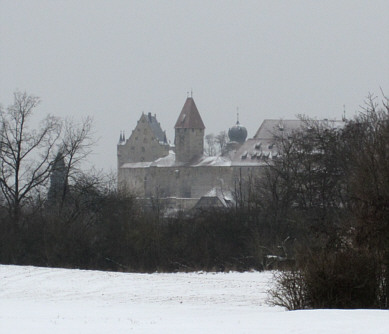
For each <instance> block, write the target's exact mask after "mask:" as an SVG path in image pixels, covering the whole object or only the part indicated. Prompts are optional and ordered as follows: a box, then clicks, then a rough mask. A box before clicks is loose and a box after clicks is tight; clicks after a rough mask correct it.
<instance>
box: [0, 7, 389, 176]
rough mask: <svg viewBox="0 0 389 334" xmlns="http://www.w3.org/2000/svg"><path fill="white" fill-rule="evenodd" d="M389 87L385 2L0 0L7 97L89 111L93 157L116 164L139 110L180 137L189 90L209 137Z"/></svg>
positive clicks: (50, 108) (334, 109)
mask: <svg viewBox="0 0 389 334" xmlns="http://www.w3.org/2000/svg"><path fill="white" fill-rule="evenodd" d="M380 87H381V88H382V89H383V90H384V92H386V94H389V1H388V0H382V1H379V0H370V1H360V0H347V1H346V0H344V1H341V0H337V1H330V0H326V1H312V0H307V1H292V0H284V1H275V0H269V1H260V0H257V1H249V0H240V1H227V0H224V1H212V0H206V1H199V0H197V1H185V0H179V1H172V0H171V1H157V0H155V1H145V0H143V1H130V0H128V1H118V0H117V1H112V0H109V1H98V0H77V1H61V0H58V1H40V0H27V1H17V0H10V1H8V0H0V102H1V104H2V105H3V106H7V105H9V104H10V103H11V102H12V99H13V96H12V94H13V92H14V91H15V90H17V89H18V90H21V91H24V90H25V91H27V92H28V93H29V94H32V95H36V96H39V97H41V99H42V104H41V105H40V107H39V108H38V111H37V112H38V113H39V114H40V115H42V116H43V115H46V114H47V113H52V114H55V115H58V116H64V117H65V116H71V115H74V116H75V117H76V118H81V117H83V116H87V115H91V116H93V118H94V120H95V131H96V137H99V138H100V139H99V144H98V145H97V146H96V149H95V154H94V155H93V156H92V157H91V161H92V162H93V163H94V164H95V165H96V167H97V168H104V169H110V168H112V169H115V168H116V144H117V141H118V139H119V133H120V131H121V130H125V132H126V136H129V135H130V133H131V131H132V129H133V128H134V127H135V125H136V121H137V120H138V119H139V117H140V115H141V113H142V111H144V112H145V113H148V112H151V113H152V114H156V115H157V119H158V120H159V121H160V123H161V126H162V128H163V129H164V130H166V131H167V136H168V139H169V140H171V141H172V142H173V140H174V131H173V127H174V124H175V121H176V119H177V117H178V115H179V113H180V111H181V108H182V106H183V104H184V102H185V99H186V96H187V92H188V91H190V90H191V89H193V97H194V99H195V102H196V104H197V107H198V109H199V111H200V114H201V116H202V118H203V121H204V123H205V126H206V133H210V132H213V133H218V132H220V131H222V130H228V128H229V127H231V126H232V125H234V123H235V122H236V110H237V107H238V108H239V113H240V121H241V124H243V125H244V126H246V127H247V129H248V133H249V137H252V136H253V135H254V134H255V131H256V130H257V128H258V127H259V126H260V124H261V122H262V121H263V119H265V118H284V119H290V118H295V117H296V115H297V114H306V115H308V116H311V117H317V118H337V119H340V118H341V117H342V113H343V109H344V106H345V109H346V114H347V116H352V115H353V114H354V113H355V111H356V110H358V109H359V105H361V104H362V103H363V100H364V98H365V97H366V95H367V94H368V93H369V92H372V93H375V94H377V95H379V94H380Z"/></svg>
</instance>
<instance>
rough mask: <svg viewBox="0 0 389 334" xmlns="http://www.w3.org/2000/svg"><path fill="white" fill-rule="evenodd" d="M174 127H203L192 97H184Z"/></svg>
mask: <svg viewBox="0 0 389 334" xmlns="http://www.w3.org/2000/svg"><path fill="white" fill-rule="evenodd" d="M174 128H175V129H177V128H181V129H205V126H204V123H203V120H202V119H201V116H200V113H199V111H198V110H197V107H196V104H195V102H194V100H193V98H192V97H188V98H187V99H186V101H185V104H184V106H183V108H182V110H181V113H180V116H178V119H177V122H176V125H175V126H174Z"/></svg>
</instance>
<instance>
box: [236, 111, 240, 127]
mask: <svg viewBox="0 0 389 334" xmlns="http://www.w3.org/2000/svg"><path fill="white" fill-rule="evenodd" d="M238 124H239V107H236V125H238Z"/></svg>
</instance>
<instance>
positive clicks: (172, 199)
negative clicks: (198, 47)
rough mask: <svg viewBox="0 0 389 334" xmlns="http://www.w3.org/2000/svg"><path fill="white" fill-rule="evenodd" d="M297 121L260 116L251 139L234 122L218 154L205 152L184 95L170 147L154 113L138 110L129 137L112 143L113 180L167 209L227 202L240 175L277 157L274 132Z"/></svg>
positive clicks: (196, 116) (247, 176)
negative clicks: (115, 169)
mask: <svg viewBox="0 0 389 334" xmlns="http://www.w3.org/2000/svg"><path fill="white" fill-rule="evenodd" d="M300 125H301V121H299V120H293V121H279V120H265V121H264V122H263V123H262V125H261V126H260V127H259V129H258V131H257V132H256V134H255V135H254V137H253V138H251V139H247V140H246V137H247V130H246V129H245V128H244V127H243V126H241V125H240V124H239V121H238V122H237V123H236V125H235V126H233V127H232V128H231V129H229V132H228V136H229V142H228V143H227V145H226V148H225V149H224V150H223V152H222V153H221V154H220V155H218V156H205V155H204V153H203V152H204V130H205V126H204V123H203V121H202V119H201V116H200V113H199V111H198V109H197V107H196V104H195V102H194V99H193V97H188V98H187V99H186V101H185V104H184V106H183V108H182V110H181V113H180V114H179V116H178V119H177V122H176V124H175V126H174V129H175V139H174V146H170V145H169V144H168V142H167V139H166V134H165V132H164V131H163V130H162V129H161V126H160V124H159V123H158V121H157V119H156V116H155V115H154V116H153V115H151V113H148V114H147V115H146V114H142V115H141V117H140V119H139V121H138V123H137V125H136V127H135V129H134V130H133V131H132V133H131V135H130V137H129V138H128V139H126V138H125V137H124V133H121V134H120V138H119V143H118V145H117V161H118V184H119V187H124V188H126V189H128V190H130V191H132V192H134V193H135V194H136V196H137V197H139V198H143V199H159V200H163V201H164V203H165V205H166V207H167V208H168V209H170V210H188V209H191V208H194V207H206V206H219V207H225V206H231V205H233V204H234V201H235V200H236V193H237V190H240V187H241V186H242V184H243V182H242V181H243V180H245V181H246V182H247V180H251V179H252V178H253V177H259V176H260V175H261V173H263V170H264V169H263V168H264V167H265V166H267V164H268V161H269V159H273V158H275V157H276V156H277V152H276V151H275V147H274V145H273V134H274V131H284V128H285V127H286V126H287V127H288V129H289V130H293V129H295V128H298V127H299V126H300Z"/></svg>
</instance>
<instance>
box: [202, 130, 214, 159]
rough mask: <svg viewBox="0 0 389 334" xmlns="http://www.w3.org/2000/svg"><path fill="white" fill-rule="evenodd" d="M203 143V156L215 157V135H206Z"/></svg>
mask: <svg viewBox="0 0 389 334" xmlns="http://www.w3.org/2000/svg"><path fill="white" fill-rule="evenodd" d="M205 143H206V146H205V150H204V151H205V154H206V155H208V156H214V155H216V146H215V135H214V134H213V133H210V134H207V135H206V136H205Z"/></svg>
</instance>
